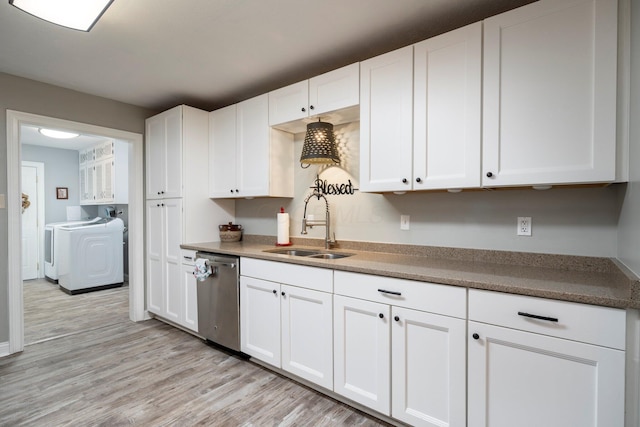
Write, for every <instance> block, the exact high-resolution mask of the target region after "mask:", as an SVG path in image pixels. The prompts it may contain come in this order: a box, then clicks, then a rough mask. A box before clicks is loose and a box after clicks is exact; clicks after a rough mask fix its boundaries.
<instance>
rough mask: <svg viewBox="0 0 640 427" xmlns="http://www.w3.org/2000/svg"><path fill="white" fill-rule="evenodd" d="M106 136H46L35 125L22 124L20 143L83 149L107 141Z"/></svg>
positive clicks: (65, 148) (64, 148)
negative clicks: (58, 137)
mask: <svg viewBox="0 0 640 427" xmlns="http://www.w3.org/2000/svg"><path fill="white" fill-rule="evenodd" d="M57 130H73V129H57ZM107 139H108V138H105V137H104V136H93V135H79V136H78V137H76V138H70V139H56V138H51V137H48V136H45V135H43V134H41V133H40V132H38V128H37V127H35V126H28V125H22V126H20V143H21V144H28V145H39V146H42V147H51V148H61V149H63V150H81V149H83V148H87V147H90V146H92V145H95V144H98V143H100V142H104V141H106V140H107Z"/></svg>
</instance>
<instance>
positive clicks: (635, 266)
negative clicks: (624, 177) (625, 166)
mask: <svg viewBox="0 0 640 427" xmlns="http://www.w3.org/2000/svg"><path fill="white" fill-rule="evenodd" d="M629 116H630V117H631V119H630V129H629V159H630V165H629V184H628V185H627V191H626V194H625V198H624V204H623V206H622V212H621V214H620V226H619V229H618V241H619V247H618V257H619V258H620V260H621V261H622V262H623V263H624V264H625V265H626V266H627V267H629V268H630V269H631V270H632V271H633V272H634V273H635V274H637V275H639V276H640V120H639V118H640V0H632V1H631V112H630V115H629Z"/></svg>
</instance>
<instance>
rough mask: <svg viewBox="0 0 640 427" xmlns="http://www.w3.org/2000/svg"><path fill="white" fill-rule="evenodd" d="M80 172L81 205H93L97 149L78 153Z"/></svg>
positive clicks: (87, 149)
mask: <svg viewBox="0 0 640 427" xmlns="http://www.w3.org/2000/svg"><path fill="white" fill-rule="evenodd" d="M78 156H79V164H78V166H79V171H80V204H81V205H88V204H93V201H94V199H95V168H94V167H93V166H94V162H95V148H93V147H89V148H85V149H82V150H79V151H78Z"/></svg>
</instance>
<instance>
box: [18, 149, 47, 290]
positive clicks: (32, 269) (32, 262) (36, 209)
mask: <svg viewBox="0 0 640 427" xmlns="http://www.w3.org/2000/svg"><path fill="white" fill-rule="evenodd" d="M21 178H22V181H21V182H22V188H21V193H22V194H21V197H20V199H21V207H20V208H21V220H22V230H21V233H22V280H33V279H37V278H38V277H42V275H43V272H42V269H43V267H44V254H43V250H42V248H43V247H44V242H43V240H44V163H41V162H29V161H23V162H22V175H21Z"/></svg>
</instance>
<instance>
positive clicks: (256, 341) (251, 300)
mask: <svg viewBox="0 0 640 427" xmlns="http://www.w3.org/2000/svg"><path fill="white" fill-rule="evenodd" d="M240 301H241V304H240V349H241V350H242V352H244V353H246V354H248V355H249V356H253V357H255V358H257V359H259V360H262V361H263V362H266V363H269V364H270V365H273V366H276V367H278V368H279V367H280V285H278V284H277V283H273V282H267V281H265V280H260V279H254V278H251V277H245V276H241V277H240Z"/></svg>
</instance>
